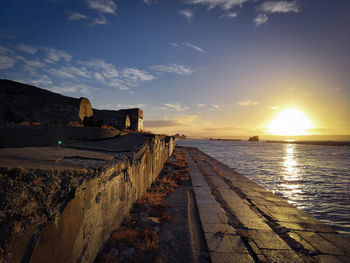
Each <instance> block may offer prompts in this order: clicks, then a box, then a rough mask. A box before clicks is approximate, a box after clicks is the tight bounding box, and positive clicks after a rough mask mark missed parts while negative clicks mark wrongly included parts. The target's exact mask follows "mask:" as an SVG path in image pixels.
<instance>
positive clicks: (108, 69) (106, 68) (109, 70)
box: [80, 59, 119, 80]
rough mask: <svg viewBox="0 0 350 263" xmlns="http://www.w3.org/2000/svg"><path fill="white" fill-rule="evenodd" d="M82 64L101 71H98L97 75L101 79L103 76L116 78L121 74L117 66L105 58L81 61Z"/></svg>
mask: <svg viewBox="0 0 350 263" xmlns="http://www.w3.org/2000/svg"><path fill="white" fill-rule="evenodd" d="M80 64H82V65H84V66H87V67H92V68H94V69H95V70H99V71H100V72H99V73H98V72H96V73H98V74H97V75H95V76H97V78H98V79H99V80H102V78H116V77H118V76H119V72H118V70H117V68H116V67H115V66H114V65H113V64H110V63H107V62H105V61H104V60H103V59H95V60H90V61H85V62H83V61H81V62H80ZM98 76H99V77H98Z"/></svg>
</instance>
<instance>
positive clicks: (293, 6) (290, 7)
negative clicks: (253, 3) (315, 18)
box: [260, 1, 300, 14]
mask: <svg viewBox="0 0 350 263" xmlns="http://www.w3.org/2000/svg"><path fill="white" fill-rule="evenodd" d="M260 11H261V12H264V13H268V14H272V13H298V12H299V11H300V6H299V4H298V3H297V2H296V1H293V2H287V1H277V2H273V1H267V2H265V3H263V4H262V5H261V6H260Z"/></svg>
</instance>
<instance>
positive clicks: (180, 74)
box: [0, 0, 350, 138]
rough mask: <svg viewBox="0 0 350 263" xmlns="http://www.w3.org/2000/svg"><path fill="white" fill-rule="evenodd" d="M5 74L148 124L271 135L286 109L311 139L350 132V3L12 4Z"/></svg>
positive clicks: (4, 43)
mask: <svg viewBox="0 0 350 263" xmlns="http://www.w3.org/2000/svg"><path fill="white" fill-rule="evenodd" d="M0 7H1V8H0V78H6V79H11V80H16V81H20V82H25V83H28V84H32V85H35V86H38V87H41V88H45V89H48V90H51V91H54V92H58V93H61V94H64V95H67V96H72V97H87V98H89V100H90V101H91V104H92V106H93V108H97V109H115V110H117V109H122V108H130V107H138V108H141V109H142V110H143V111H144V128H145V129H146V130H150V131H153V132H157V133H166V134H175V133H180V134H186V135H188V136H191V137H198V138H200V137H203V138H204V137H214V138H246V137H248V136H253V135H260V136H268V135H269V130H268V124H269V123H271V121H272V120H273V119H274V118H276V116H278V114H279V113H280V112H281V111H282V110H283V109H286V108H293V109H297V110H299V111H301V112H302V113H303V114H305V115H306V116H307V117H308V118H309V119H310V121H311V122H312V123H313V127H312V128H310V129H309V130H308V134H311V135H350V103H349V101H350V48H349V47H350V30H349V28H350V16H349V13H350V2H349V1H348V0H337V1H331V0H328V1H326V0H294V1H290V0H288V1H269V0H267V1H266V0H75V1H71V0H11V1H1V3H0Z"/></svg>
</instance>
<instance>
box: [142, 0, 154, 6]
mask: <svg viewBox="0 0 350 263" xmlns="http://www.w3.org/2000/svg"><path fill="white" fill-rule="evenodd" d="M143 2H144V3H145V4H147V5H153V4H155V3H157V0H143Z"/></svg>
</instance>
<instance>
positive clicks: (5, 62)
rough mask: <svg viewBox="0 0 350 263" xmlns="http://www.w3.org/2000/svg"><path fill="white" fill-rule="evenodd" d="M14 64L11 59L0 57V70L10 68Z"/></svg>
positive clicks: (14, 61)
mask: <svg viewBox="0 0 350 263" xmlns="http://www.w3.org/2000/svg"><path fill="white" fill-rule="evenodd" d="M15 63H16V60H14V59H13V58H11V57H8V56H5V55H0V70H1V69H7V68H12V67H13V66H14V65H15Z"/></svg>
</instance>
